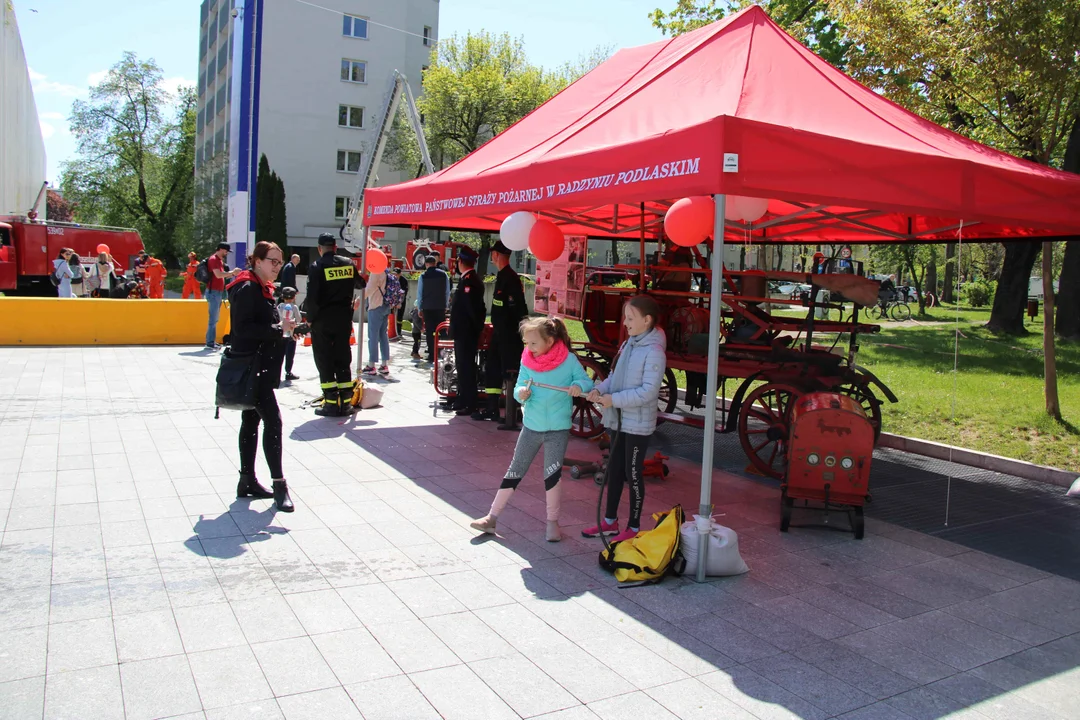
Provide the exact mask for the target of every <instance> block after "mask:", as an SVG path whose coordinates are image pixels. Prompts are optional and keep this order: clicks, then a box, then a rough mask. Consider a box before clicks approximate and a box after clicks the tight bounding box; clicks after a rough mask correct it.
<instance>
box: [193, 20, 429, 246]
mask: <svg viewBox="0 0 1080 720" xmlns="http://www.w3.org/2000/svg"><path fill="white" fill-rule="evenodd" d="M200 23H201V30H200V33H199V76H198V77H199V79H198V93H199V103H198V117H197V121H196V131H197V136H196V159H195V168H196V175H197V178H198V182H197V198H196V203H197V205H198V204H199V203H203V202H210V201H212V200H213V199H214V198H221V197H223V196H225V195H227V196H228V216H229V231H228V237H229V240H230V241H231V242H233V244H234V249H235V250H239V251H242V250H243V248H241V247H237V245H238V244H239V243H244V244H245V245H249V244H250V243H251V241H252V240H253V230H254V197H255V195H254V185H255V175H256V173H257V169H258V162H259V158H260V156H261V155H264V154H265V155H266V156H267V159H268V161H269V163H270V167H271V169H272V170H274V172H276V173H277V174H278V175H279V176H280V177H281V178H282V180H283V181H284V184H285V193H286V216H287V220H288V235H289V245H290V246H292V247H294V248H305V247H306V248H314V247H315V246H316V241H317V238H318V236H319V234H320V233H323V232H332V233H334V234H335V235H336V234H337V233H338V231H339V229H340V227H341V225H342V224H343V222H344V219H345V215H346V213H347V211H348V208H349V203H350V200H351V198H352V196H353V194H354V193H355V191H356V185H357V180H358V176H359V170H360V167H361V164H362V160H363V157H364V155H365V153H367V152H370V151H371V149H372V148H373V146H374V141H375V133H374V131H373V127H374V125H375V122H376V120H375V118H376V117H377V115H378V114H379V112H380V110H381V108H382V106H383V102H384V100H385V96H386V92H387V89H388V85H389V83H390V78H391V77H392V75H393V72H394V70H398V71H400V72H402V73H404V74H405V75H406V76H407V77H408V79H409V83H410V85H412V87H413V90H414V92H416V93H419V92H420V89H421V75H422V71H423V68H424V67H426V66H427V64H428V63H429V58H430V55H431V50H432V46H433V44H434V41H435V38H436V37H438V24H439V2H438V0H318V1H317V2H312V3H303V2H298V0H203V3H202V6H201V9H200ZM403 179H405V178H403V177H401V176H400V175H399V174H398V173H395V172H392V171H391V170H390V169H389V168H387V167H385V166H383V167H381V168H380V169H379V184H380V185H382V184H389V183H393V182H398V181H400V180H403ZM249 201H250V202H249ZM407 237H411V233H408V232H407V231H390V232H388V233H387V238H386V240H385V241H384V242H389V243H390V244H392V245H400V247H396V248H395V252H404V249H405V248H404V243H405V240H406V238H407ZM237 254H239V252H238V253H237Z"/></svg>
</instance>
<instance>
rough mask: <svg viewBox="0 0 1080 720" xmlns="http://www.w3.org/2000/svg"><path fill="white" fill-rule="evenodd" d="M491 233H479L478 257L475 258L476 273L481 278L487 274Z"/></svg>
mask: <svg viewBox="0 0 1080 720" xmlns="http://www.w3.org/2000/svg"><path fill="white" fill-rule="evenodd" d="M490 250H491V234H490V233H480V257H479V258H477V260H476V274H477V275H479V276H480V277H481V278H483V277H485V276H486V275H487V271H488V257H489V256H490V255H491V253H490V252H489V251H490Z"/></svg>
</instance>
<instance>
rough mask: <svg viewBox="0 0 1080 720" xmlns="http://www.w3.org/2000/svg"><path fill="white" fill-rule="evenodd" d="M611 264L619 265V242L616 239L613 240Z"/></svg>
mask: <svg viewBox="0 0 1080 720" xmlns="http://www.w3.org/2000/svg"><path fill="white" fill-rule="evenodd" d="M611 264H612V265H618V264H619V241H618V240H617V239H616V238H611Z"/></svg>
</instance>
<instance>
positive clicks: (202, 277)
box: [195, 257, 210, 284]
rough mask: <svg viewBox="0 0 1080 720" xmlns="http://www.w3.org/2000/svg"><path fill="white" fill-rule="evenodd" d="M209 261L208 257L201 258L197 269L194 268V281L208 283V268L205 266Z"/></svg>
mask: <svg viewBox="0 0 1080 720" xmlns="http://www.w3.org/2000/svg"><path fill="white" fill-rule="evenodd" d="M209 259H210V258H208V257H207V258H203V259H202V261H201V262H200V263H199V265H198V267H196V268H195V279H196V280H198V281H199V282H201V283H203V284H206V283H209V282H210V266H209V265H208V264H207V260H209Z"/></svg>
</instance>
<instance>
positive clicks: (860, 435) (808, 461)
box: [780, 392, 874, 540]
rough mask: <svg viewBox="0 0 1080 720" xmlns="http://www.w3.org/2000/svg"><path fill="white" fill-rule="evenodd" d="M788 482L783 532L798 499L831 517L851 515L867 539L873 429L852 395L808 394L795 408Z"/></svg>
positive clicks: (782, 490) (782, 509) (782, 505)
mask: <svg viewBox="0 0 1080 720" xmlns="http://www.w3.org/2000/svg"><path fill="white" fill-rule="evenodd" d="M790 427H791V435H790V440H789V442H788V463H787V477H786V478H785V480H784V482H783V484H781V485H780V513H781V514H780V518H781V519H780V530H781V531H782V532H787V530H788V526H789V525H790V524H791V511H792V508H794V507H795V501H796V500H803V501H804V506H806V507H810V502H814V503H817V504H819V506H820V507H821V508H822V509H824V510H825V511H826V512H832V511H840V512H847V513H848V515H849V517H850V519H851V528H852V530H853V531H854V533H855V538H856V539H857V540H861V539H862V537H863V505H864V504H865V503H867V502H869V501H870V486H869V482H870V463H871V461H872V460H873V456H874V426H873V425H871V423H870V421H869V420H868V419H867V417H866V413H865V412H863V409H862V406H860V405H859V403H858V402H857V401H855V400H853V399H852V398H850V397H848V396H847V395H842V394H840V393H835V392H816V393H809V394H807V395H803V396H802V397H801V398H799V399H798V400H797V401H796V402H795V406H794V407H793V408H792V409H791V425H790Z"/></svg>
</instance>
